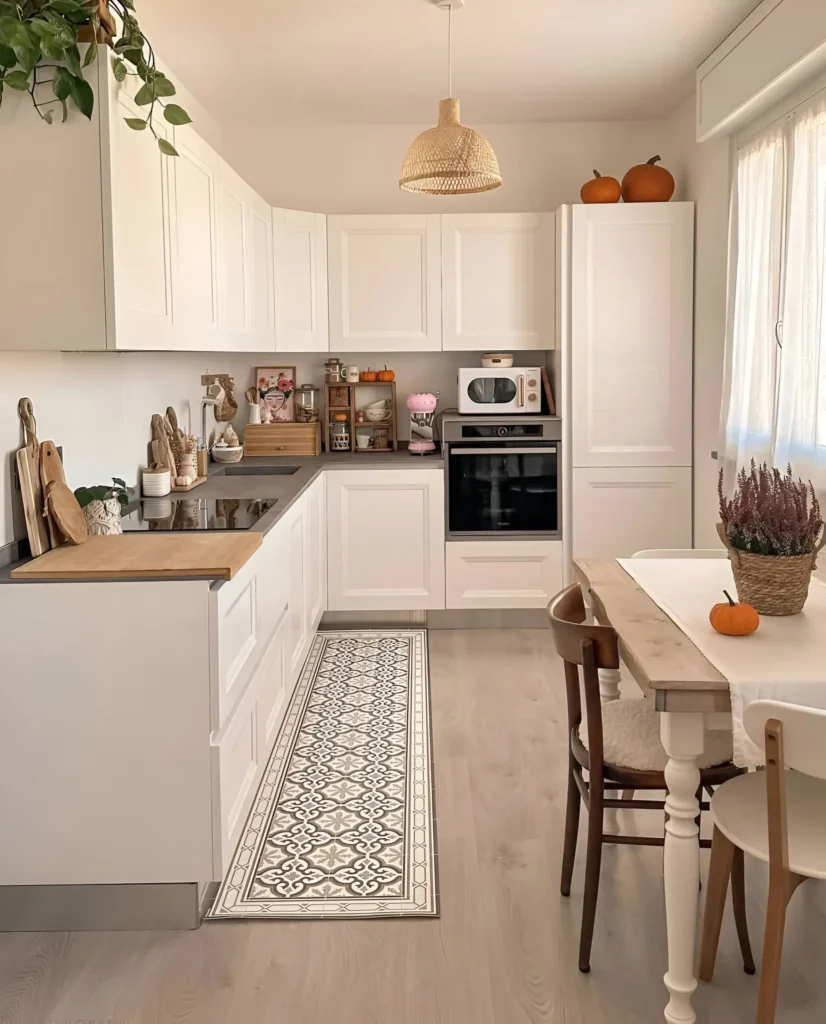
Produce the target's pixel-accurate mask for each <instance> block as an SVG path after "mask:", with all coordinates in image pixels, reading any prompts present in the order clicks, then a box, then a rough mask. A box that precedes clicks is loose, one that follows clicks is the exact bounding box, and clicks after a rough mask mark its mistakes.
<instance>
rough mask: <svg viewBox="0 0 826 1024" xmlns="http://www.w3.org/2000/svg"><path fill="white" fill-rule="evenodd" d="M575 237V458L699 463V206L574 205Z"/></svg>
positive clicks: (586, 462)
mask: <svg viewBox="0 0 826 1024" xmlns="http://www.w3.org/2000/svg"><path fill="white" fill-rule="evenodd" d="M571 235H572V237H571V257H570V259H571V314H570V320H571V328H570V330H571V404H572V409H571V416H572V423H573V427H574V429H573V465H574V466H575V467H576V466H582V467H588V466H595V467H598V466H606V467H607V466H690V465H691V452H692V446H691V431H692V408H691V405H692V348H693V346H692V336H693V289H694V206H693V204H692V203H636V204H629V205H625V204H616V205H592V206H574V207H573V209H572V224H571ZM649 546H650V545H649Z"/></svg>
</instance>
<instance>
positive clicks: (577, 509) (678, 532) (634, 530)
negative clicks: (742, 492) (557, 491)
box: [572, 467, 692, 558]
mask: <svg viewBox="0 0 826 1024" xmlns="http://www.w3.org/2000/svg"><path fill="white" fill-rule="evenodd" d="M572 504H573V509H574V515H573V524H572V526H573V556H574V558H628V557H629V556H631V555H633V554H634V553H635V552H636V551H640V550H643V549H644V548H690V547H691V506H692V502H691V469H690V468H689V467H678V468H675V469H666V468H661V467H639V468H637V469H630V468H628V467H622V468H610V469H609V468H604V469H574V471H573V495H572Z"/></svg>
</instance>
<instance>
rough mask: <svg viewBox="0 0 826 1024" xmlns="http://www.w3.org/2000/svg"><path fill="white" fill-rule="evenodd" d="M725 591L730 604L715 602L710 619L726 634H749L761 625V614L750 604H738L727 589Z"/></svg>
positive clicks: (718, 630)
mask: <svg viewBox="0 0 826 1024" xmlns="http://www.w3.org/2000/svg"><path fill="white" fill-rule="evenodd" d="M723 593H724V594H725V595H726V598H727V599H728V604H724V603H721V604H715V606H714V607H713V608H712V609H711V614H710V615H709V617H708V621H709V622H710V623H711V625H712V626H713V627H714V628H715V629H716V630H717V632H718V633H722V634H723V635H724V636H748V635H749V634H750V633H753V632H754V631H755V630H756V629H757V627H758V626H759V625H760V616H759V615H758V614H757V612H756V611H755V610H754V608H752V606H751V605H750V604H737V602H736V601H732V599H731V595H730V594H729V592H728V591H727V590H724V591H723Z"/></svg>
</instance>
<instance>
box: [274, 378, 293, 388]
mask: <svg viewBox="0 0 826 1024" xmlns="http://www.w3.org/2000/svg"><path fill="white" fill-rule="evenodd" d="M277 386H278V389H279V391H292V389H293V382H292V381H291V380H289V379H288V378H287V377H279V378H278V385H277Z"/></svg>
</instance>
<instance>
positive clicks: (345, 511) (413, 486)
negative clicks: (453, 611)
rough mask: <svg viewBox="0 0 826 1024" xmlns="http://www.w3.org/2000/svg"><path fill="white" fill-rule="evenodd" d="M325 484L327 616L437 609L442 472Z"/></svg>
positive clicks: (370, 474) (354, 473)
mask: <svg viewBox="0 0 826 1024" xmlns="http://www.w3.org/2000/svg"><path fill="white" fill-rule="evenodd" d="M326 476H327V523H328V530H327V564H328V572H327V586H328V607H329V609H330V611H381V610H388V611H409V610H416V609H428V608H434V609H438V608H444V607H445V559H444V551H445V544H444V540H445V522H444V521H445V508H444V472H443V470H442V469H441V468H439V469H409V470H405V469H365V470H333V471H328V472H327V474H326Z"/></svg>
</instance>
